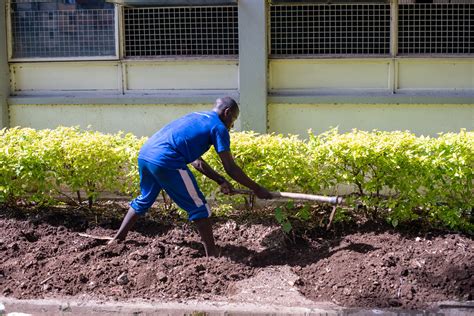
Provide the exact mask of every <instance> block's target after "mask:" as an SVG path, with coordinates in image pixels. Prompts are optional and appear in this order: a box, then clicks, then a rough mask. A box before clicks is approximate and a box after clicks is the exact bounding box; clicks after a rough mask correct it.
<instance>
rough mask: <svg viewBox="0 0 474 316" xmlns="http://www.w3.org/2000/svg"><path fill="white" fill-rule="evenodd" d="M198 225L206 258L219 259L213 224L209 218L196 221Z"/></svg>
mask: <svg viewBox="0 0 474 316" xmlns="http://www.w3.org/2000/svg"><path fill="white" fill-rule="evenodd" d="M194 223H196V226H197V229H198V232H199V235H200V236H201V240H202V242H203V243H204V250H205V251H206V256H207V257H209V256H212V257H217V255H218V253H217V249H216V245H215V243H214V234H213V233H212V224H211V221H210V220H209V218H201V219H197V220H195V221H194Z"/></svg>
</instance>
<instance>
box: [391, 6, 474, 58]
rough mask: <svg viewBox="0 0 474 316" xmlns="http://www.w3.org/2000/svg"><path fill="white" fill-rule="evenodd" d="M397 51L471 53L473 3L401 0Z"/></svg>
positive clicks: (473, 39) (473, 36) (472, 49)
mask: <svg viewBox="0 0 474 316" xmlns="http://www.w3.org/2000/svg"><path fill="white" fill-rule="evenodd" d="M398 41H399V43H398V52H399V54H473V53H474V3H473V2H472V1H466V0H464V1H462V0H461V1H460V0H454V1H453V0H451V1H449V0H432V1H426V0H425V1H419V0H418V1H414V0H401V1H400V4H399V26H398Z"/></svg>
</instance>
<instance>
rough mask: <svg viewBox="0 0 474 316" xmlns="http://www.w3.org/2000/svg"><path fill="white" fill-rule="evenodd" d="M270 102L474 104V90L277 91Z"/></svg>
mask: <svg viewBox="0 0 474 316" xmlns="http://www.w3.org/2000/svg"><path fill="white" fill-rule="evenodd" d="M268 103H269V104H272V103H274V104H327V103H332V104H474V91H456V92H455V91H439V90H436V91H434V90H406V91H403V90H399V91H397V92H396V93H391V92H390V91H383V90H382V91H380V90H378V91H377V90H371V91H360V90H341V91H329V92H328V91H322V92H314V91H303V90H299V91H274V92H272V93H270V94H269V97H268Z"/></svg>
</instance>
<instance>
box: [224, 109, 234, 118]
mask: <svg viewBox="0 0 474 316" xmlns="http://www.w3.org/2000/svg"><path fill="white" fill-rule="evenodd" d="M231 112H232V111H231V109H230V108H227V109H225V110H224V117H225V118H226V120H228V119H230V118H231V117H232V113H231Z"/></svg>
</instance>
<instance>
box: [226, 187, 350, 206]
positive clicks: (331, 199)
mask: <svg viewBox="0 0 474 316" xmlns="http://www.w3.org/2000/svg"><path fill="white" fill-rule="evenodd" d="M233 193H234V194H253V192H252V191H250V190H239V189H237V190H234V191H233ZM270 193H271V194H272V196H273V199H280V198H289V199H294V200H306V201H315V202H320V203H329V204H344V202H345V201H344V199H343V198H342V197H340V196H325V195H314V194H304V193H293V192H270Z"/></svg>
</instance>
